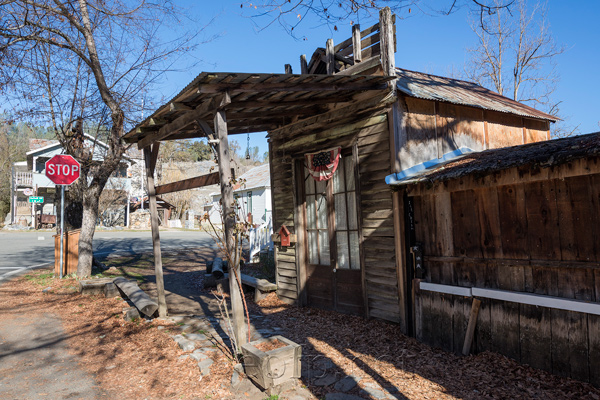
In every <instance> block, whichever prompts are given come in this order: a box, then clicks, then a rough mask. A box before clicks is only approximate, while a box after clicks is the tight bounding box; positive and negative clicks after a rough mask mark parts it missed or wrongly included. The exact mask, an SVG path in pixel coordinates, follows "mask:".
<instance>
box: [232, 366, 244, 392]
mask: <svg viewBox="0 0 600 400" xmlns="http://www.w3.org/2000/svg"><path fill="white" fill-rule="evenodd" d="M243 373H244V367H243V366H242V364H239V363H238V364H235V365H234V366H233V375H231V387H233V388H234V389H236V388H237V387H238V386H240V384H241V383H242V379H243V378H242V376H243Z"/></svg>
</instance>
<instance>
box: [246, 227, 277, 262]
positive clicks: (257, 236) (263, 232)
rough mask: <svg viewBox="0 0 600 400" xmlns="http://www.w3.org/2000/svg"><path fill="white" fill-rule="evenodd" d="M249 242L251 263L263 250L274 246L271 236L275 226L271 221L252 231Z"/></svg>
mask: <svg viewBox="0 0 600 400" xmlns="http://www.w3.org/2000/svg"><path fill="white" fill-rule="evenodd" d="M248 233H249V237H248V242H249V244H250V261H252V259H253V258H254V257H255V256H258V254H259V253H260V251H261V250H263V249H265V248H266V247H271V246H273V241H272V240H271V235H272V234H273V226H272V223H271V220H270V219H269V222H268V223H265V224H262V225H260V226H258V227H256V228H253V229H250V231H249V232H248Z"/></svg>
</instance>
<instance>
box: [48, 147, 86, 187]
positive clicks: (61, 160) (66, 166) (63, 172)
mask: <svg viewBox="0 0 600 400" xmlns="http://www.w3.org/2000/svg"><path fill="white" fill-rule="evenodd" d="M80 171H81V165H80V164H79V162H77V160H76V159H74V158H73V157H72V156H69V155H65V154H61V155H56V156H54V157H52V158H51V159H49V160H48V161H46V176H47V177H48V179H50V180H51V181H52V182H54V183H55V184H57V185H70V184H71V183H73V182H75V181H76V180H77V178H79V173H80Z"/></svg>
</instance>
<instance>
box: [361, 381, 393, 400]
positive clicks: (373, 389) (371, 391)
mask: <svg viewBox="0 0 600 400" xmlns="http://www.w3.org/2000/svg"><path fill="white" fill-rule="evenodd" d="M359 393H360V394H361V395H363V396H365V395H366V396H372V397H375V398H376V399H377V400H383V399H387V398H388V395H387V393H385V392H384V391H383V389H382V388H381V386H379V385H378V384H376V383H372V382H367V383H365V385H364V387H363V388H362V389H361V391H360V392H359Z"/></svg>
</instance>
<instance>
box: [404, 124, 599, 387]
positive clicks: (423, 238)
mask: <svg viewBox="0 0 600 400" xmlns="http://www.w3.org/2000/svg"><path fill="white" fill-rule="evenodd" d="M396 189H397V192H396V193H395V194H394V195H395V196H397V197H398V198H400V199H402V200H401V201H402V202H403V204H404V205H405V213H404V215H405V218H406V221H407V225H406V226H407V229H406V247H407V248H408V249H414V250H416V251H413V252H414V253H415V254H416V255H418V257H419V258H420V261H418V262H416V263H413V262H410V261H409V262H408V263H407V265H406V273H407V275H408V276H407V278H408V279H407V283H409V287H408V288H407V291H408V292H409V293H412V295H411V296H409V298H408V299H409V304H410V307H411V310H413V312H414V315H413V317H412V318H411V320H412V322H413V324H414V332H415V334H416V337H417V338H418V339H420V340H423V341H425V342H427V343H429V344H431V345H434V346H438V347H442V348H444V349H446V350H449V351H456V352H460V351H461V350H462V349H463V345H464V342H465V333H466V332H467V325H468V320H469V315H470V312H471V309H472V303H473V299H474V298H475V299H478V301H481V306H480V309H479V315H478V316H477V317H476V325H475V330H474V331H473V333H474V335H473V336H474V337H473V338H474V341H473V344H472V350H473V351H477V352H479V351H485V350H491V351H497V352H499V353H502V354H505V355H507V356H509V357H511V358H513V359H516V360H519V361H521V362H523V363H526V364H529V365H531V366H533V367H537V368H542V369H545V370H548V371H552V372H554V373H557V374H560V375H564V376H570V377H572V378H575V379H578V380H583V381H590V382H592V383H594V384H595V385H600V134H598V133H597V134H592V135H585V136H577V137H573V138H566V139H560V140H552V141H547V142H543V143H534V144H529V145H525V146H517V147H510V148H505V149H498V150H490V151H485V152H481V153H474V154H469V155H466V156H464V157H462V158H460V159H458V160H456V161H453V162H450V163H447V164H445V165H440V166H437V167H435V168H432V169H430V170H426V171H423V172H421V173H420V174H418V175H416V176H413V177H412V178H409V179H406V180H404V181H402V182H399V183H398V185H396ZM417 277H420V278H422V279H413V278H417ZM467 346H468V345H467ZM468 350H469V348H468V347H467V351H468Z"/></svg>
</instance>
